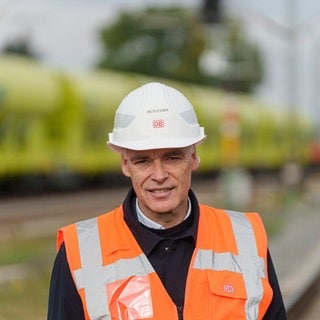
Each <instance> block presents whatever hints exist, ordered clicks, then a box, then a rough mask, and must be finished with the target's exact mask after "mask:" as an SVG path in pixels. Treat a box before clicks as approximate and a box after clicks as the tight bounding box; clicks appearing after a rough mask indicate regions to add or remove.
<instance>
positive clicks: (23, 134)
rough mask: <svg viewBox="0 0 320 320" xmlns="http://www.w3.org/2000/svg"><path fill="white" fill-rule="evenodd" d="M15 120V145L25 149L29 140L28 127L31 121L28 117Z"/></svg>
mask: <svg viewBox="0 0 320 320" xmlns="http://www.w3.org/2000/svg"><path fill="white" fill-rule="evenodd" d="M15 120H16V121H14V124H13V125H14V127H13V130H14V137H15V138H14V140H15V141H14V142H15V146H16V147H17V148H19V149H24V148H26V146H27V141H28V127H29V121H28V119H25V118H24V119H15Z"/></svg>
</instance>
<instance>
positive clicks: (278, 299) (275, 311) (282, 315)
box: [263, 250, 287, 320]
mask: <svg viewBox="0 0 320 320" xmlns="http://www.w3.org/2000/svg"><path fill="white" fill-rule="evenodd" d="M267 263H268V278H269V283H270V285H271V287H272V290H273V297H272V300H271V303H270V305H269V307H268V310H267V312H266V314H265V315H264V317H263V320H286V319H287V316H286V310H285V306H284V303H283V299H282V294H281V291H280V286H279V282H278V279H277V275H276V271H275V268H274V265H273V262H272V259H271V255H270V252H269V250H268V256H267Z"/></svg>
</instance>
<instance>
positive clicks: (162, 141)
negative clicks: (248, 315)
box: [108, 82, 206, 152]
mask: <svg viewBox="0 0 320 320" xmlns="http://www.w3.org/2000/svg"><path fill="white" fill-rule="evenodd" d="M205 138H206V136H205V134H204V129H203V128H202V127H200V126H199V124H198V120H197V116H196V113H195V111H194V109H193V106H192V104H191V103H190V102H189V100H188V99H187V98H186V97H185V96H184V95H183V94H181V93H180V92H179V91H177V90H176V89H174V88H172V87H169V86H166V85H164V84H161V83H157V82H151V83H147V84H145V85H143V86H141V87H139V88H137V89H135V90H134V91H132V92H131V93H129V94H128V95H127V96H126V97H125V98H124V99H123V100H122V102H121V103H120V105H119V107H118V109H117V111H116V115H115V120H114V128H113V131H112V133H109V141H108V145H109V146H110V147H111V148H112V149H113V150H115V151H117V152H120V151H121V149H122V148H125V149H131V150H149V149H163V148H183V147H187V146H190V145H193V144H199V143H201V142H202V141H203V140H204V139H205Z"/></svg>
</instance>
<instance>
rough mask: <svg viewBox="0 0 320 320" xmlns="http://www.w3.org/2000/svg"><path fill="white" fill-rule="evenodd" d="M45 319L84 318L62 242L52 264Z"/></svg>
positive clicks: (80, 319)
mask: <svg viewBox="0 0 320 320" xmlns="http://www.w3.org/2000/svg"><path fill="white" fill-rule="evenodd" d="M47 319H48V320H68V319H69V320H70V319H77V320H82V319H83V320H84V312H83V306H82V302H81V298H80V296H79V294H78V291H77V289H76V287H75V284H74V282H73V279H72V275H71V272H70V269H69V265H68V262H67V257H66V250H65V246H64V244H62V245H61V247H60V249H59V251H58V253H57V256H56V259H55V262H54V265H53V270H52V275H51V282H50V290H49V302H48V315H47Z"/></svg>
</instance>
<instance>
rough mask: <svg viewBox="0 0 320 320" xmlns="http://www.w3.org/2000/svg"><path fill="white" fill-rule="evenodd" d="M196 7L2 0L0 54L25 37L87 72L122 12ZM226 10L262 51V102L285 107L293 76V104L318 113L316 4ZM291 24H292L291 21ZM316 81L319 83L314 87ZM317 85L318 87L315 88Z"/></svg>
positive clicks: (113, 0) (303, 1) (103, 0)
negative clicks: (290, 34) (293, 36)
mask: <svg viewBox="0 0 320 320" xmlns="http://www.w3.org/2000/svg"><path fill="white" fill-rule="evenodd" d="M153 3H156V4H159V3H161V4H163V5H166V4H173V3H177V4H181V5H184V6H191V7H198V6H200V5H201V3H202V2H201V1H199V0H161V1H160V0H158V1H156V0H148V1H147V0H131V1H129V0H0V49H1V47H3V46H4V45H5V44H6V43H8V41H11V40H13V39H15V38H17V37H19V36H29V37H30V40H31V41H32V43H33V45H34V46H35V48H36V49H37V51H38V52H39V53H40V54H41V56H42V57H43V60H44V61H45V62H46V63H48V64H50V65H53V66H56V67H59V68H63V69H67V70H71V69H86V68H89V67H90V66H91V65H92V64H93V63H94V61H95V60H96V59H97V57H98V55H99V44H98V41H97V38H96V30H97V29H99V27H100V26H101V25H102V24H105V22H106V21H108V20H109V21H110V19H112V18H113V17H115V15H116V13H117V12H118V11H119V10H121V9H123V8H126V9H130V8H136V7H138V6H140V7H141V6H145V5H148V4H153ZM289 3H291V5H293V4H295V6H296V10H295V13H296V17H295V19H294V20H295V21H296V22H295V26H296V30H297V40H296V44H297V59H296V65H297V68H296V69H293V68H292V69H288V42H287V41H286V38H285V31H286V30H287V28H288V8H289V7H288V4H289ZM224 5H225V6H226V7H227V8H228V10H230V11H233V12H236V13H237V14H240V15H241V16H242V17H243V19H244V20H245V21H246V26H247V31H248V34H249V35H250V36H251V37H252V39H253V40H254V41H257V43H258V44H259V45H260V46H261V48H262V49H263V52H264V56H265V60H266V66H267V69H266V79H265V80H264V82H263V84H262V85H261V86H260V88H259V90H258V94H259V96H260V97H261V98H262V99H264V100H265V101H266V102H270V103H272V104H274V105H275V106H277V105H286V104H287V103H288V91H287V86H286V84H287V82H288V79H289V78H290V77H292V76H294V74H292V73H293V71H294V72H295V73H296V76H297V79H298V80H297V81H296V83H295V98H294V99H295V102H296V104H297V106H298V107H299V111H300V112H302V113H303V114H306V115H308V116H310V115H311V116H314V114H315V108H318V109H320V102H318V100H320V97H318V95H317V94H318V92H320V79H319V78H320V76H319V73H320V63H318V62H317V60H318V56H319V52H320V32H319V31H318V30H320V28H319V27H320V24H319V23H318V21H320V1H314V0H264V1H262V0H261V1H255V0H224ZM291 21H292V20H291ZM316 77H318V81H317V82H316ZM318 82H319V83H318Z"/></svg>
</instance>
